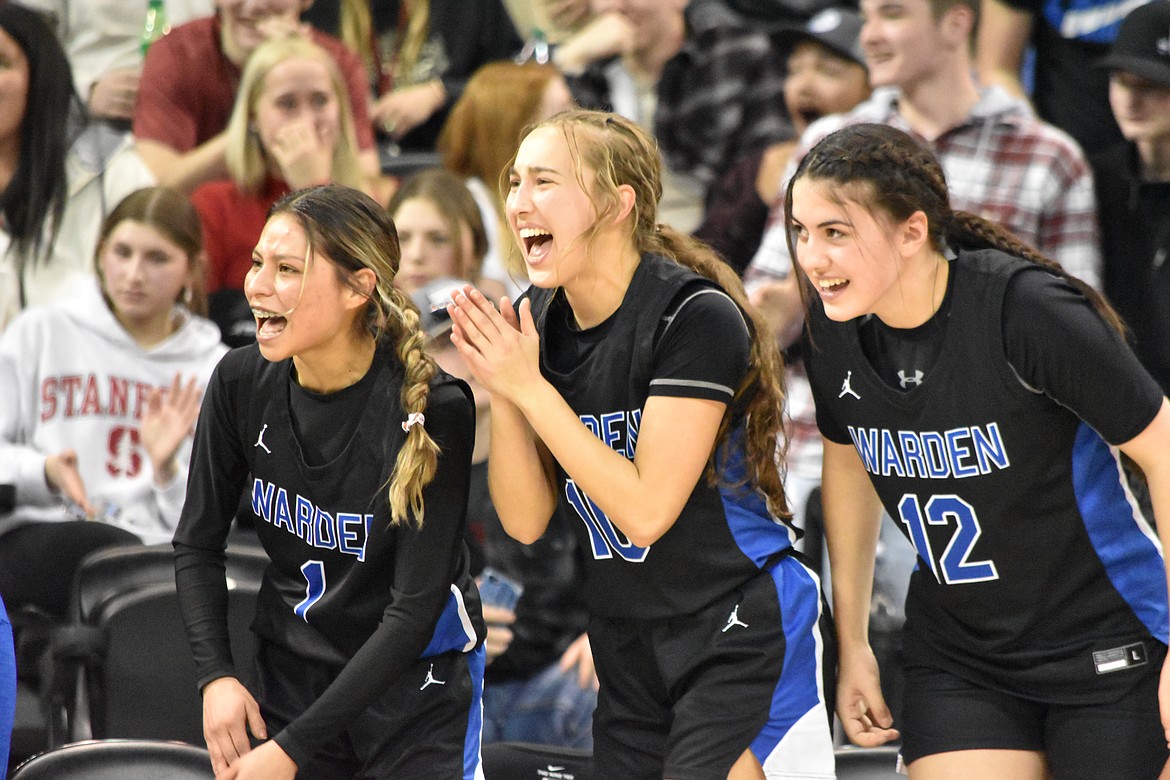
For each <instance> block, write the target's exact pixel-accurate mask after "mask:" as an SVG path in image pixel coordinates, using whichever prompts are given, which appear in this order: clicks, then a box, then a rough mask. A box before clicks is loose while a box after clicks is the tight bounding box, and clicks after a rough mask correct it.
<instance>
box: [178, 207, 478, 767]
mask: <svg viewBox="0 0 1170 780" xmlns="http://www.w3.org/2000/svg"><path fill="white" fill-rule="evenodd" d="M398 261H399V248H398V238H397V234H396V232H395V229H394V225H393V223H392V222H391V220H390V217H389V216H388V215H387V214H386V212H385V211H384V210H383V209H382V208H381V207H380V206H378V204H377V203H375V202H374V201H373V200H372V199H370V198H369V197H367V196H365V195H363V194H361V193H359V192H357V191H356V190H350V189H346V188H343V187H336V186H327V187H317V188H314V189H310V190H303V191H301V192H297V193H293V194H291V195H289V196H287V197H285V198H284V199H283V200H281V201H280V202H279V203H277V204H276V205H275V206H274V207H273V209H272V211H271V214H270V216H269V220H268V223H267V225H266V226H265V228H264V232H263V234H262V235H261V237H260V241H259V243H258V244H257V246H256V249H255V251H254V253H253V255H252V269H251V271H250V272H249V273H248V278H247V281H246V283H245V291H246V293H247V296H248V301H249V303H250V305H251V306H252V311H253V313H254V314H255V316H256V322H257V329H256V336H257V339H256V340H257V343H256V344H254V345H252V346H248V347H242V348H240V349H237V350H234V351H233V352H230V353H228V355H227V356H225V358H224V359H223V361H222V362H221V363H220V364H219V366H218V368H217V369H216V372H215V374H214V376H213V378H212V380H211V384H210V386H209V387H208V390H207V394H206V396H205V399H204V403H203V408H202V411H201V414H200V418H199V424H198V428H197V430H196V435H195V454H194V458H193V463H192V466H191V470H190V471H191V476H190V484H189V487H188V494H187V503H186V505H185V506H184V508H183V514H182V519H181V521H180V523H179V528H178V531H177V532H176V535H175V550H176V579H177V582H178V588H179V598H180V604H181V607H182V610H183V617H184V620H185V622H186V624H187V632H188V635H189V637H190V640H191V646H192V649H193V651H194V655H195V660H196V666H197V678H198V681H199V685H200V688H201V691H202V694H203V722H204V735H205V737H206V740H207V744H208V749H209V751H210V753H211V757H212V764H213V768H214V769H215V772H216V776H217V777H219V778H261V777H263V778H292V777H294V775H295V776H296V777H299V778H304V779H305V780H322V779H328V778H350V777H358V776H360V777H363V778H423V777H425V778H444V779H445V780H446V779H449V778H465V780H473V779H474V778H482V771H481V770H480V768H479V762H478V756H479V732H480V712H481V707H480V697H481V693H482V680H483V665H484V655H483V649H482V639H483V636H484V634H485V631H484V627H483V621H482V618H481V616H480V606H479V597H478V594H477V592H476V589H475V584H474V582H473V580H472V578H471V577H470V576H469V573H468V554H467V548H466V546H465V545H464V542H463V537H464V525H465V522H466V519H465V517H466V511H467V496H468V482H469V473H470V459H471V450H472V443H473V436H474V429H475V422H474V413H473V411H472V404H471V394H470V390H469V389H468V387H467V385H466V384H465V383H464V382H462V381H460V380H456V379H453V378H452V377H449V376H447V375H446V374H444V373H442V372H441V371H438V370H437V369H436V367H435V364H434V362H433V361H432V359H431V358H430V357H428V356H427V355H426V354H424V352H423V344H424V334H423V333H422V332H421V331H420V329H419V315H418V311H417V310H416V309H415V308H414V307H413V305H412V304H411V303H410V302H409V300H408V299H407V298H406V297H405V296H404V295H403V294H402V293H400V292H399V291H398V290H396V289H395V288H394V285H393V279H394V274H395V273H396V272H397V270H398ZM241 492H243V493H244V494H245V495H246V496H248V497H250V508H251V511H252V512H253V513H254V515H255V518H254V520H253V523H254V525H255V526H256V528H257V529H258V533H259V536H260V541H261V542H262V543H263V545H264V548H265V550H266V551H267V552H268V555H269V556H270V557H271V559H272V563H271V565H270V566H269V567H268V569H267V571H266V572H265V575H264V581H263V584H262V586H261V589H260V596H259V601H258V604H257V607H256V616H255V618H254V620H253V623H252V629H253V630H254V631H255V632H256V635H257V638H258V645H259V649H258V657H257V663H256V667H255V674H256V677H257V686H256V688H257V690H256V691H255V698H253V694H252V692H249V691H248V690H247V689H245V688H244V686H243V685H241V683H240V682H239V680H238V678H237V672H236V669H235V667H234V665H233V662H232V657H231V650H230V646H229V643H228V636H227V620H226V617H227V616H226V612H227V590H226V585H225V581H224V570H223V560H222V559H223V550H224V544H225V539H226V538H227V534H228V529H229V526H230V524H231V520H232V516H233V514H234V513H235V510H236V507H237V505H238V504H239V499H240V495H241ZM247 731H251V733H252V735H253V736H254V737H256V738H259V739H264V738H266V737H271V738H272V739H270V740H269V741H267V742H264V743H263V744H260V745H259V746H257V747H255V748H253V749H251V750H250V749H249V740H248V735H247Z"/></svg>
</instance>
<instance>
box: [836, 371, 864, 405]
mask: <svg viewBox="0 0 1170 780" xmlns="http://www.w3.org/2000/svg"><path fill="white" fill-rule="evenodd" d="M851 381H853V372H852V371H850V372H848V373H846V374H845V381H844V382H842V383H841V392H839V393H837V397H838V398H844V397H845V396H846V395H851V396H853V397H854V398H856V399H857V400H858V401H860V400H861V396H859V395H858V394H857V391H856V390H854V389H853V386H852V385H850V384H849V383H850V382H851Z"/></svg>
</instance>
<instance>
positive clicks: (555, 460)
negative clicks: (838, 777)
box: [450, 111, 833, 780]
mask: <svg viewBox="0 0 1170 780" xmlns="http://www.w3.org/2000/svg"><path fill="white" fill-rule="evenodd" d="M509 182H510V183H509V190H508V197H507V201H506V211H507V219H508V224H509V226H510V227H511V229H512V231H513V233H514V234H515V237H516V240H517V242H518V244H519V245H520V249H521V252H522V254H523V255H524V261H525V266H526V270H527V275H528V278H529V279H530V280H531V282H532V287H531V288H529V290H528V291H527V292H526V293H525V294H524V296H523V298H522V300H521V302H520V305H519V306H518V307H517V308H515V309H514V308H513V307H512V305H511V303H510V302H509V301H508V300H507V299H506V298H505V299H503V301H502V303H501V307H500V308H501V311H499V312H497V311H496V310H495V309H494V308H493V307H492V306H491V305H490V303H489V302H488V301H487V300H486V299H485V298H484V296H483V295H482V294H481V293H480V292H479V291H478V290H474V289H472V288H470V287H468V288H466V290H465V291H464V292H463V293H458V294H456V296H455V300H454V304H453V305H452V306H451V307H450V311H451V314H452V317H453V320H454V328H453V331H452V336H451V340H452V343H454V344H455V346H456V347H457V348H458V349H459V351H460V353H461V354H462V355H463V357H464V359H465V360H466V362H467V364H468V366H469V367H470V369H471V371H472V374H473V375H474V376H475V378H476V380H477V381H478V382H479V383H480V384H481V385H483V386H484V387H485V388H486V389H487V390H488V391H489V392H490V393H491V395H492V401H491V404H492V433H491V448H492V451H491V455H490V456H489V459H488V471H489V483H490V487H491V495H492V501H493V503H494V504H495V507H496V510H497V511H498V513H499V516H500V520H501V522H502V523H503V526H504V528H505V530H507V532H508V533H509V534H510V535H512V536H513V537H515V538H516V539H518V540H520V541H522V542H532V541H534V540H535V539H537V538H539V537H540V536H541V534H542V533H543V532H544V531H545V529H546V527H547V526H548V523H549V519H550V517H551V515H552V513H553V512H554V511H561V512H564V513H565V516H566V517H568V518H569V521H570V524H571V525H572V526H573V527H574V528H575V531H576V533H577V536H578V539H579V546H580V548H581V549H582V550H583V551H585V566H584V568H585V579H586V592H585V598H586V602H587V605H588V606H589V609H590V611H591V618H590V623H589V629H588V634H589V642H590V645H591V647H592V650H593V655H594V660H595V662H596V669H597V675H598V678H599V679H600V681H601V690H600V693H599V695H598V705H597V710H596V713H595V715H594V721H593V723H594V772H595V775H596V776H598V777H606V778H610V777H612V778H618V777H620V778H648V777H720V778H722V777H728V778H732V779H733V780H740V779H742V778H763V777H764V776H765V773H767V776H769V777H773V776H776V777H778V776H784V777H790V778H825V777H832V776H833V751H832V736H831V732H830V720H829V711H828V708H827V699H826V693H825V691H826V686H829V687H831V676H832V672H831V670H832V667H833V664H832V662H831V657H832V654H831V653H829V652H825V650H826V644H825V642H826V640H828V639H829V638H830V637H831V633H832V632H831V630H830V631H827V632H824V633H823V632H822V626H821V623H822V620H821V619H822V618H823V617H826V614H825V613H823V612H822V610H821V599H820V585H819V582H818V581H817V578H816V576H815V575H814V574H813V572H812V571H811V570H810V569H809V568H808V567H807V566H805V565H804V564H803V563H802V562H801V561H799V560H798V559H797V558H796V557H795V556H793V555H792V543H793V542H794V541H795V539H796V538H797V535H798V534H797V532H796V530H795V529H794V528H792V527H790V526H789V525H788V519H789V513H788V510H787V506H786V503H785V500H784V493H783V489H782V487H781V482H780V475H779V473H778V469H777V465H776V464H777V455H778V453H779V452H781V451H782V447H781V446H779V442H778V439H777V437H778V436H779V435H781V431H782V425H781V419H780V410H781V407H782V403H783V389H782V376H783V374H782V366H781V362H780V357H779V355H778V354H777V352H776V348H775V340H774V339H773V338H772V337H771V335H769V334H768V333H767V332H766V326H765V325H764V324H763V323H762V322H761V320H760V319H759V318H758V317H757V316H756V315H755V313H754V312H752V310H751V308H750V307H749V306H748V304H747V301H746V298H745V296H744V293H743V288H742V286H741V285H740V284H739V281H738V278H737V277H736V275H735V274H734V272H732V271H731V270H730V268H728V267H727V266H726V265H724V264H723V263H722V262H721V261H720V260H719V259H718V258H717V257H716V256H715V254H714V253H713V252H712V251H711V250H710V249H708V248H707V247H705V246H703V245H701V244H699V243H697V242H696V241H694V240H692V239H689V238H687V237H685V236H683V235H681V234H680V233H678V232H677V231H675V230H673V229H671V228H669V227H667V226H665V225H659V224H657V222H656V220H655V212H656V208H657V203H658V199H659V198H660V197H661V195H662V179H661V161H660V158H659V154H658V149H657V147H656V145H655V143H654V141H653V139H652V138H651V137H650V136H648V135H647V134H646V133H645V132H644V131H643V130H641V129H640V128H638V127H637V126H636V125H634V124H633V123H631V122H629V121H627V120H625V119H623V118H621V117H619V116H617V115H614V114H607V113H602V112H593V111H568V112H564V113H561V114H557V115H556V116H553V117H552V118H550V119H548V120H546V121H544V122H542V123H540V124H539V125H537V126H536V127H535V128H534V129H532V130H531V131H530V132H528V134H527V135H526V136H525V137H524V139H523V141H522V142H521V144H520V147H519V151H518V152H517V154H516V156H515V158H514V161H513V163H512V165H511V166H510V169H509ZM823 662H828V663H827V666H828V674H826V673H825V670H824V668H823V667H822V663H823Z"/></svg>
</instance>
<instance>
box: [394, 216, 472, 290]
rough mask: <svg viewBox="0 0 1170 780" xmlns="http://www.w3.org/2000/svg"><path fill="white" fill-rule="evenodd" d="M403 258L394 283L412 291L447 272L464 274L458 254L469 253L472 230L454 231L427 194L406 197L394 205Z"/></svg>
mask: <svg viewBox="0 0 1170 780" xmlns="http://www.w3.org/2000/svg"><path fill="white" fill-rule="evenodd" d="M393 217H394V224H395V225H396V226H397V227H398V243H399V245H400V246H401V247H402V260H401V262H400V264H399V266H398V273H397V274H396V275H395V277H394V285H395V286H396V287H397V288H398V289H400V290H402V291H403V292H405V293H406V294H407V295H413V294H414V293H415V291H417V290H419V289H420V288H422V287H424V286H425V285H427V284H428V283H429V282H433V281H434V280H436V279H441V278H443V277H446V276H450V277H456V278H461V277H464V276H466V275H467V274H466V273H465V271H464V270H463V269H462V268H461V267H460V266H461V263H460V262H459V260H460V258H461V257H462V258H467V257H471V255H472V251H473V250H472V247H471V231H470V230H467V229H463V230H459V231H454V230H452V227H453V226H452V225H450V224H449V223H448V221H447V220H446V219H444V217H443V214H442V212H440V211H439V208H438V207H437V206H436V205H435V204H434V203H433V202H432V201H430V200H428V199H426V198H408V199H407V200H404V201H402V203H401V204H399V206H398V208H397V209H395V211H394V214H393Z"/></svg>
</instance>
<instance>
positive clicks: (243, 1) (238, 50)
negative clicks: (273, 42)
mask: <svg viewBox="0 0 1170 780" xmlns="http://www.w3.org/2000/svg"><path fill="white" fill-rule="evenodd" d="M215 5H216V7H217V8H218V9H219V17H220V24H221V31H220V37H221V40H222V41H223V47H224V50H225V51H227V52H228V54H229V56H231V57H233V59H235V58H237V57H238V58H239V59H240V61H239V64H241V65H242V64H243V61H244V60H246V59H247V57H248V55H249V54H251V53H252V52H253V51H254V50H255V49H256V47H257V46H259V45H260V44H261V43H263V42H264V41H265V40H266V39H267V37H268V34H269V31H271V30H272V29H273V28H279V29H282V30H294V29H296V27H297V25H298V24H299V23H300V13H301V11H302V10H304V8H306V7H307V6H306V4H305V3H304V2H303V0H216V3H215Z"/></svg>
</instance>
